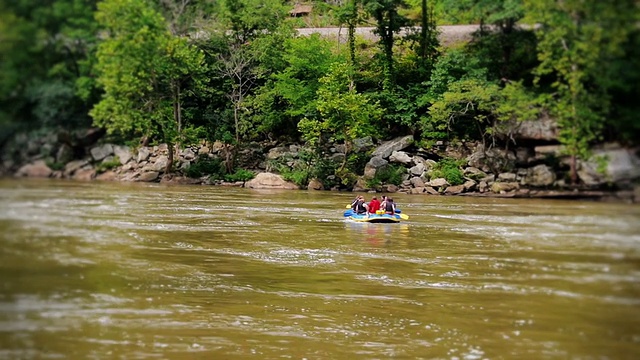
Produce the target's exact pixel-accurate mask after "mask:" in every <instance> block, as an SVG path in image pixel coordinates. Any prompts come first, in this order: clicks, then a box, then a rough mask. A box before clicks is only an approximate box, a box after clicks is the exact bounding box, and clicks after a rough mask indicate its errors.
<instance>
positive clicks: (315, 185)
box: [307, 179, 324, 190]
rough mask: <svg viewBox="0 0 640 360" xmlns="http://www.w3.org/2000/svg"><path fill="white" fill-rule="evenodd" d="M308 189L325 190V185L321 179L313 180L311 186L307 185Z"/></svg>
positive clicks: (310, 182)
mask: <svg viewBox="0 0 640 360" xmlns="http://www.w3.org/2000/svg"><path fill="white" fill-rule="evenodd" d="M307 189H309V190H323V189H324V185H323V184H322V182H321V181H320V180H319V179H311V180H310V181H309V185H307Z"/></svg>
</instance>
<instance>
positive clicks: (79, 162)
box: [63, 160, 89, 177]
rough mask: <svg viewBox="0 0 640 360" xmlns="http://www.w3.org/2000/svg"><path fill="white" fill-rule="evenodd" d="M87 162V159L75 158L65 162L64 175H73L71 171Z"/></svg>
mask: <svg viewBox="0 0 640 360" xmlns="http://www.w3.org/2000/svg"><path fill="white" fill-rule="evenodd" d="M87 164H89V162H88V161H87V160H75V161H71V162H69V163H67V164H66V165H65V166H64V171H63V173H64V176H66V177H71V175H73V173H74V172H75V171H76V170H78V169H80V168H82V167H83V166H85V165H87Z"/></svg>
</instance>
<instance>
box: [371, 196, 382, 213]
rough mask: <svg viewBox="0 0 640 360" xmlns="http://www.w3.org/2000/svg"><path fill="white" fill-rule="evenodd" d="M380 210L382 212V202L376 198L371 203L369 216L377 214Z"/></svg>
mask: <svg viewBox="0 0 640 360" xmlns="http://www.w3.org/2000/svg"><path fill="white" fill-rule="evenodd" d="M378 210H380V201H378V198H377V197H375V196H374V197H372V198H371V201H369V214H375V213H376V211H378Z"/></svg>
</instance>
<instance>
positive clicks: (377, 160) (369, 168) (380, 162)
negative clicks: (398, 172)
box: [364, 156, 389, 179]
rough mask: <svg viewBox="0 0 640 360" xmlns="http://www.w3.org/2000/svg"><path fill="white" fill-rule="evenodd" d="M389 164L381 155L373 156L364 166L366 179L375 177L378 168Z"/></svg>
mask: <svg viewBox="0 0 640 360" xmlns="http://www.w3.org/2000/svg"><path fill="white" fill-rule="evenodd" d="M388 165H389V162H388V161H387V160H385V159H383V158H382V157H381V156H374V157H372V158H371V159H370V160H369V162H368V163H367V165H366V166H365V167H364V177H365V178H366V179H373V178H374V177H375V176H376V173H377V172H378V170H380V169H382V168H384V167H386V166H388Z"/></svg>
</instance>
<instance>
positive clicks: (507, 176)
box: [498, 172, 517, 182]
mask: <svg viewBox="0 0 640 360" xmlns="http://www.w3.org/2000/svg"><path fill="white" fill-rule="evenodd" d="M516 178H517V176H516V174H514V173H510V172H509V173H501V174H498V181H502V182H513V181H516Z"/></svg>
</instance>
